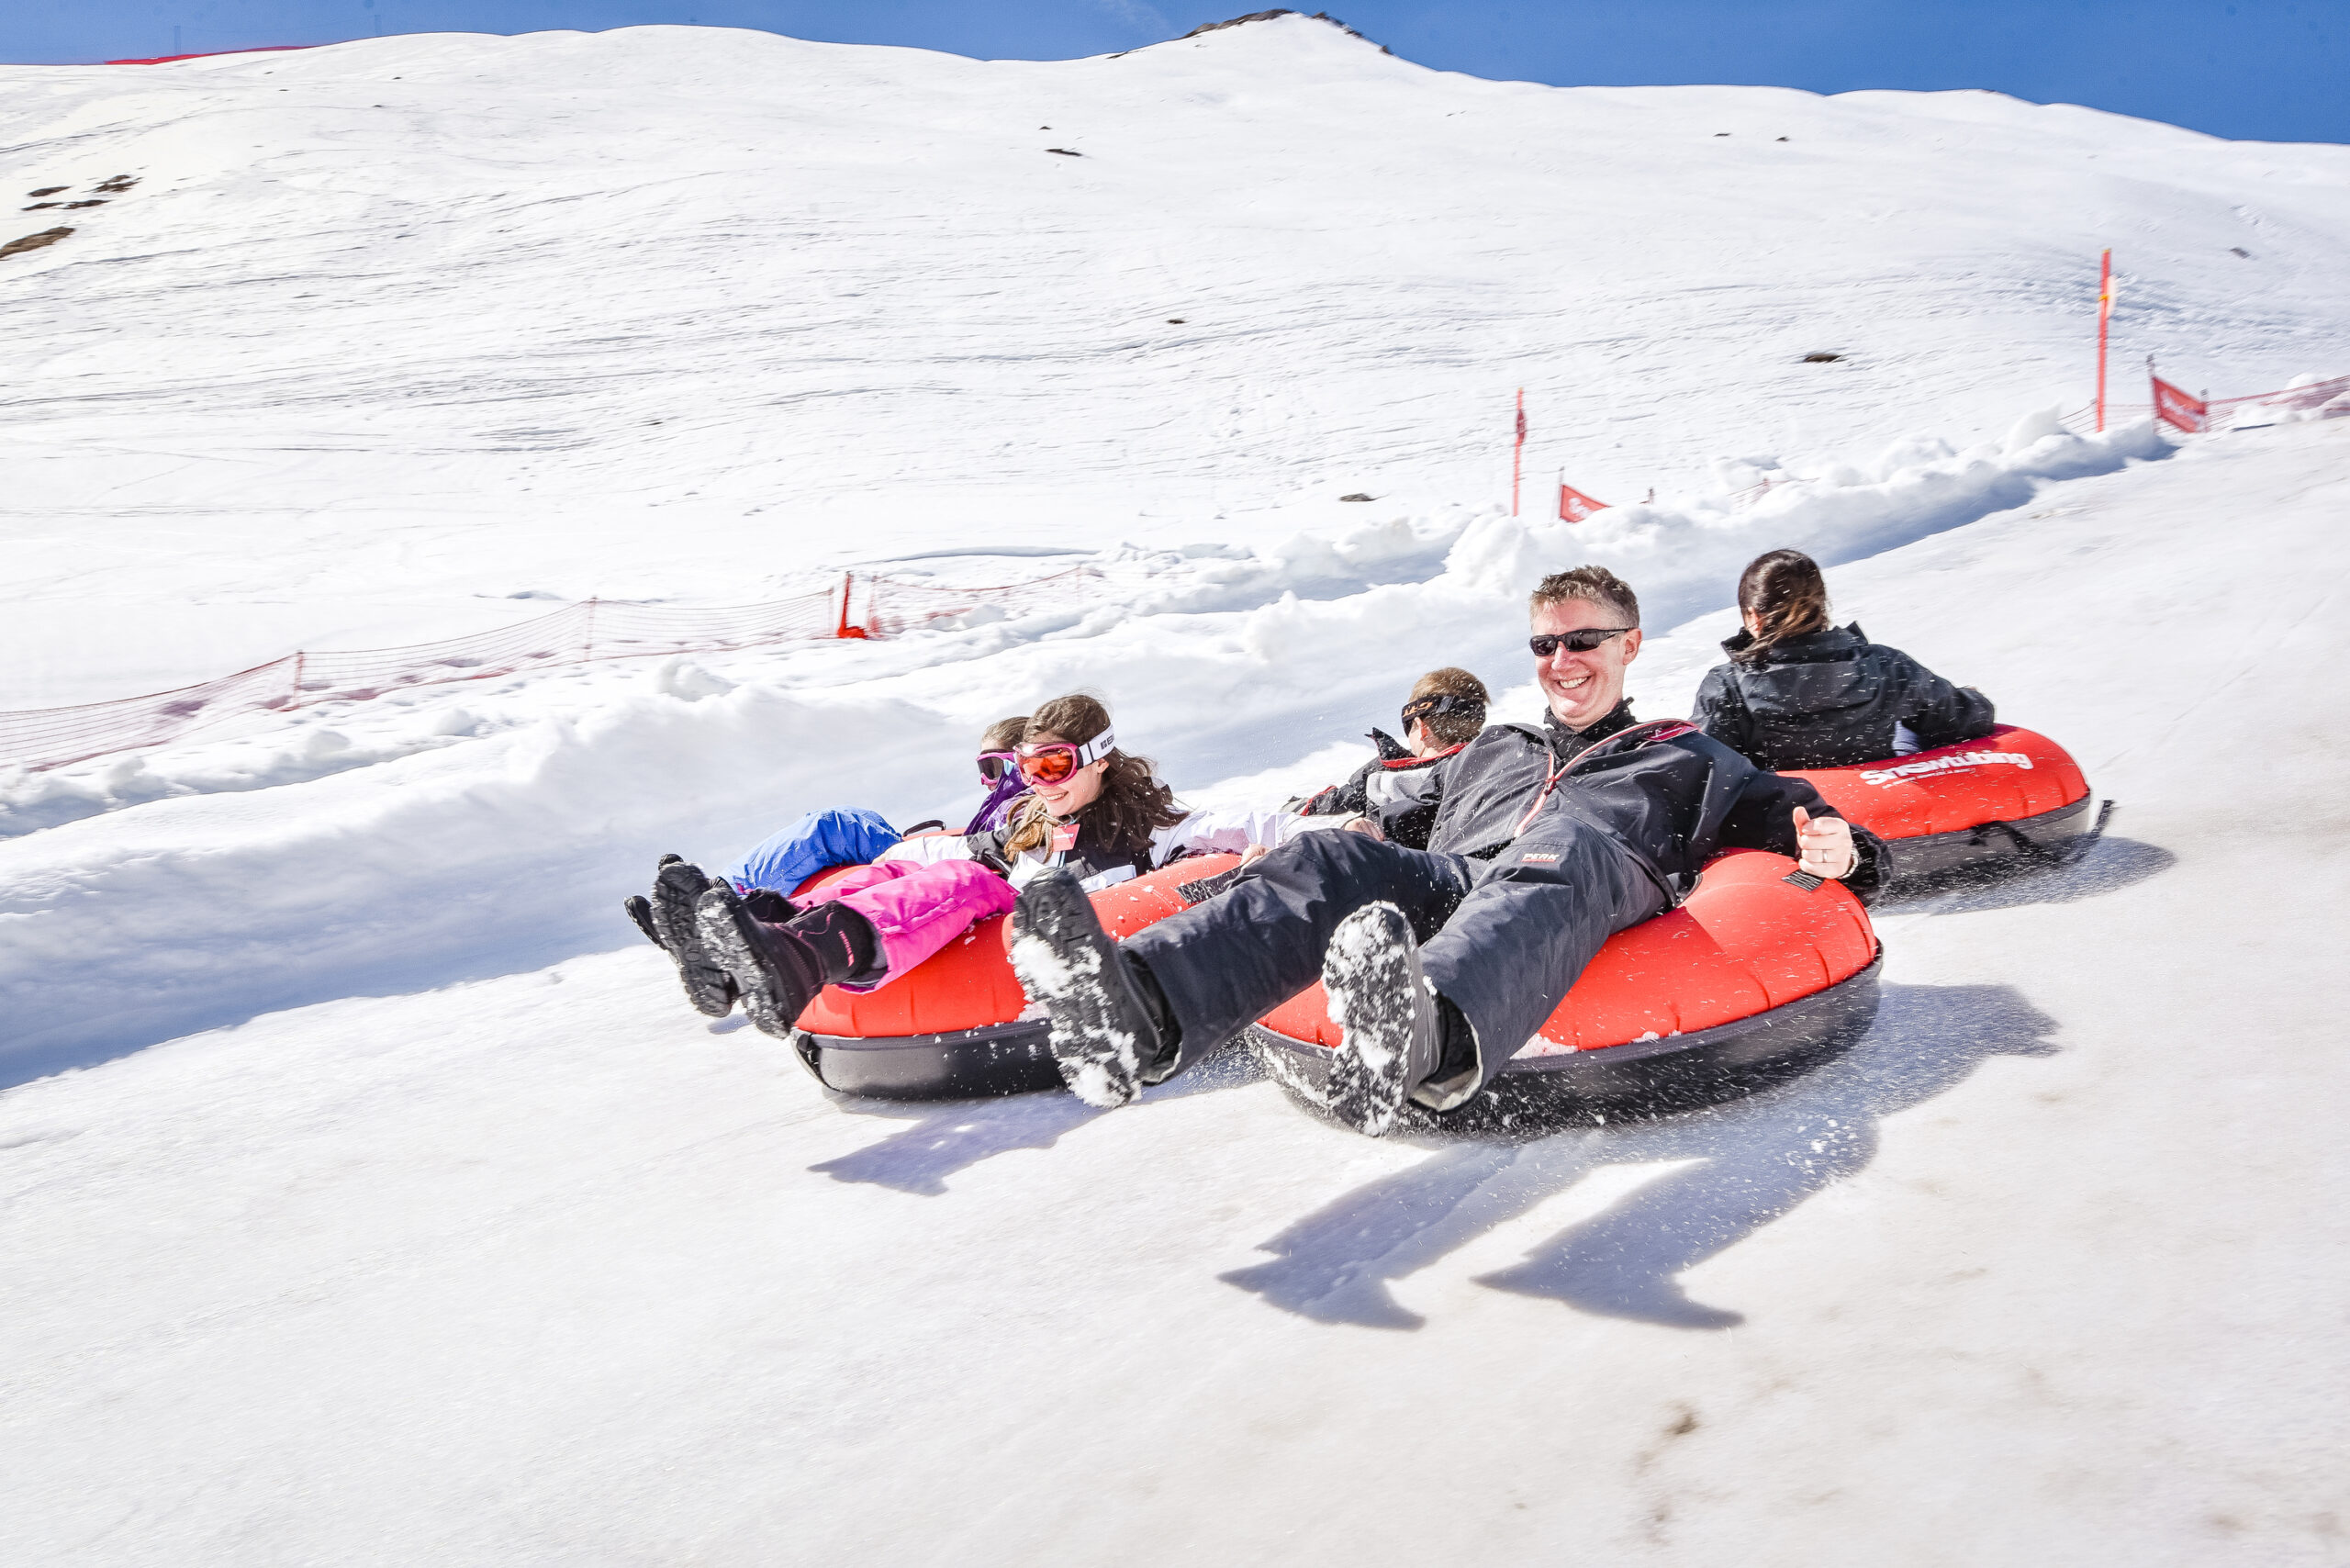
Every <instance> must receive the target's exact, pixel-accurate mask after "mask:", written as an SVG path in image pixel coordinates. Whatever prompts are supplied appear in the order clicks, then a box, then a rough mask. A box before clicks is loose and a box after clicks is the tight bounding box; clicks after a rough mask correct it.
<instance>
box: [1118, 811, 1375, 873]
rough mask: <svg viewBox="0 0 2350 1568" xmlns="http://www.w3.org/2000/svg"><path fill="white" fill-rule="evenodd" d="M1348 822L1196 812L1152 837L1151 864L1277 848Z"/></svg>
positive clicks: (1289, 814) (1290, 814)
mask: <svg viewBox="0 0 2350 1568" xmlns="http://www.w3.org/2000/svg"><path fill="white" fill-rule="evenodd" d="M1346 820H1347V819H1346V818H1344V817H1303V816H1300V815H1298V814H1297V813H1296V812H1192V814H1191V815H1189V816H1187V817H1185V818H1184V819H1183V820H1182V821H1181V822H1179V823H1176V824H1175V825H1174V826H1172V827H1163V828H1160V829H1159V830H1158V832H1156V833H1154V834H1151V835H1150V863H1151V864H1152V865H1154V866H1164V865H1166V864H1167V863H1168V862H1169V860H1172V859H1174V858H1175V857H1177V856H1179V855H1237V854H1239V853H1240V852H1241V851H1242V850H1244V849H1248V848H1250V847H1252V846H1258V845H1262V846H1264V847H1266V848H1267V849H1278V848H1280V847H1281V846H1282V845H1284V844H1287V843H1288V842H1289V841H1290V840H1291V839H1292V838H1295V837H1296V836H1297V835H1298V834H1302V833H1311V832H1313V831H1314V830H1315V828H1322V827H1336V826H1337V825H1339V824H1340V823H1344V822H1345V821H1346Z"/></svg>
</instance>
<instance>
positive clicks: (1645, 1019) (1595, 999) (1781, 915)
mask: <svg viewBox="0 0 2350 1568" xmlns="http://www.w3.org/2000/svg"><path fill="white" fill-rule="evenodd" d="M1881 963H1882V958H1881V955H1880V953H1879V950H1878V946H1877V940H1876V932H1875V929H1874V927H1873V926H1872V925H1870V924H1869V917H1868V912H1867V911H1866V910H1864V909H1863V908H1862V907H1861V901H1860V900H1859V899H1857V898H1854V897H1853V896H1852V890H1850V889H1848V888H1846V887H1845V886H1844V884H1843V883H1841V882H1833V881H1821V880H1820V879H1818V878H1815V877H1810V876H1807V875H1805V874H1802V873H1800V872H1797V871H1796V866H1795V862H1794V861H1792V860H1790V859H1788V858H1787V857H1785V856H1781V855H1773V854H1770V853H1768V852H1766V851H1763V850H1759V849H1733V850H1730V851H1729V852H1728V853H1726V854H1723V855H1719V856H1717V857H1714V859H1712V860H1711V861H1709V862H1707V866H1706V868H1705V870H1704V871H1703V872H1702V873H1701V874H1700V875H1699V877H1698V879H1697V885H1696V887H1695V890H1692V891H1691V892H1690V894H1689V896H1688V898H1686V899H1685V900H1684V901H1683V902H1682V903H1681V906H1680V907H1679V908H1677V909H1673V910H1670V911H1667V912H1666V913H1663V914H1660V915H1658V916H1656V917H1655V918H1653V919H1651V920H1645V921H1642V922H1641V923H1640V924H1638V925H1635V926H1631V927H1629V928H1628V929H1626V930H1623V931H1619V932H1617V934H1616V935H1613V936H1611V937H1609V938H1608V939H1607V942H1606V946H1603V947H1601V948H1600V950H1599V953H1598V956H1597V957H1595V958H1593V959H1592V961H1591V963H1590V964H1589V965H1588V966H1587V967H1586V968H1585V969H1583V974H1582V975H1581V976H1580V977H1578V978H1577V980H1575V983H1574V986H1573V988H1572V990H1570V991H1568V992H1567V995H1566V1000H1565V1001H1563V1002H1560V1003H1559V1005H1558V1008H1557V1010H1556V1011H1554V1012H1553V1013H1552V1014H1550V1020H1549V1022H1547V1023H1545V1024H1544V1025H1542V1028H1541V1030H1540V1031H1539V1033H1538V1034H1536V1035H1535V1036H1534V1037H1533V1038H1532V1039H1530V1040H1528V1041H1527V1042H1526V1044H1525V1046H1524V1047H1521V1048H1520V1049H1519V1051H1518V1053H1517V1055H1516V1056H1515V1057H1514V1058H1511V1059H1510V1061H1509V1062H1508V1064H1507V1065H1506V1066H1505V1067H1504V1068H1503V1069H1502V1070H1501V1071H1500V1072H1499V1073H1497V1074H1495V1075H1494V1077H1493V1078H1492V1079H1491V1080H1489V1081H1487V1083H1486V1085H1485V1087H1484V1088H1483V1089H1482V1090H1480V1091H1479V1092H1478V1093H1477V1096H1476V1098H1475V1099H1473V1100H1472V1101H1470V1102H1469V1103H1468V1104H1466V1105H1463V1106H1461V1107H1460V1109H1458V1110H1455V1111H1450V1112H1448V1113H1446V1114H1444V1115H1443V1116H1441V1117H1438V1116H1435V1115H1432V1114H1429V1113H1428V1112H1426V1111H1422V1110H1419V1109H1418V1108H1417V1107H1416V1106H1412V1105H1408V1104H1407V1105H1406V1106H1405V1107H1404V1120H1403V1121H1402V1122H1401V1123H1399V1124H1398V1125H1399V1126H1402V1127H1404V1128H1405V1129H1407V1130H1409V1129H1414V1128H1417V1129H1419V1130H1428V1129H1432V1128H1436V1127H1443V1128H1448V1129H1449V1128H1456V1127H1457V1128H1461V1129H1463V1130H1467V1129H1472V1128H1483V1127H1502V1128H1505V1127H1508V1126H1512V1125H1513V1124H1516V1123H1519V1122H1521V1121H1522V1122H1524V1123H1526V1124H1528V1125H1532V1126H1539V1124H1540V1123H1542V1122H1544V1121H1546V1120H1549V1119H1550V1118H1551V1117H1553V1116H1555V1115H1557V1114H1560V1113H1562V1112H1564V1113H1570V1114H1572V1113H1580V1112H1596V1113H1600V1114H1606V1113H1607V1112H1610V1111H1615V1112H1619V1113H1621V1112H1637V1113H1648V1112H1656V1111H1673V1110H1686V1109H1691V1108H1694V1107H1696V1106H1700V1105H1707V1104H1712V1103H1717V1102H1718V1101H1721V1100H1726V1099H1729V1098H1731V1097H1732V1096H1735V1095H1738V1094H1742V1093H1745V1092H1749V1091H1751V1090H1753V1089H1756V1088H1760V1087H1762V1086H1763V1085H1764V1084H1767V1083H1771V1082H1774V1081H1778V1080H1780V1079H1783V1078H1785V1077H1787V1076H1790V1075H1791V1074H1793V1073H1795V1072H1796V1071H1799V1070H1802V1069H1803V1068H1805V1067H1807V1066H1809V1065H1811V1064H1812V1063H1814V1062H1816V1061H1818V1060H1821V1059H1823V1058H1826V1057H1828V1056H1830V1055H1833V1054H1834V1053H1836V1052H1838V1051H1841V1050H1843V1049H1844V1048H1846V1047H1849V1046H1851V1045H1852V1044H1853V1043H1855V1042H1856V1041H1858V1040H1859V1039H1860V1037H1861V1036H1863V1035H1864V1034H1866V1033H1867V1032H1868V1027H1869V1025H1871V1024H1872V1023H1874V1021H1875V1018H1876V1008H1877V974H1878V969H1879V968H1880V966H1881ZM1248 1044H1249V1047H1250V1048H1251V1049H1252V1050H1253V1051H1254V1052H1255V1053H1256V1056H1257V1058H1258V1060H1259V1061H1260V1062H1261V1063H1263V1064H1264V1067H1265V1070H1266V1071H1267V1073H1268V1074H1270V1076H1271V1077H1272V1078H1273V1079H1274V1081H1277V1082H1279V1083H1280V1084H1281V1086H1282V1087H1283V1088H1285V1089H1287V1090H1288V1091H1289V1092H1291V1093H1292V1095H1293V1096H1295V1097H1296V1098H1297V1099H1299V1100H1302V1101H1304V1102H1305V1103H1307V1104H1308V1105H1311V1106H1313V1107H1315V1108H1316V1109H1319V1108H1322V1107H1324V1106H1325V1105H1326V1104H1327V1103H1328V1094H1327V1092H1326V1083H1327V1081H1328V1078H1329V1073H1330V1064H1331V1062H1332V1061H1333V1060H1334V1059H1335V1058H1336V1056H1337V1045H1338V1028H1337V1025H1335V1024H1333V1023H1331V1022H1330V1014H1329V1010H1328V998H1327V997H1326V995H1325V994H1324V992H1323V990H1322V987H1321V986H1320V985H1319V984H1318V983H1317V984H1315V985H1314V986H1312V987H1310V988H1309V989H1307V990H1305V991H1301V992H1300V993H1299V994H1297V995H1296V996H1293V997H1292V998H1291V999H1290V1000H1289V1001H1287V1002H1283V1003H1282V1004H1281V1006H1279V1007H1277V1008H1275V1009H1273V1011H1272V1012H1270V1013H1269V1014H1266V1015H1265V1016H1264V1018H1263V1019H1262V1020H1261V1021H1259V1023H1257V1024H1255V1025H1250V1027H1249V1029H1248Z"/></svg>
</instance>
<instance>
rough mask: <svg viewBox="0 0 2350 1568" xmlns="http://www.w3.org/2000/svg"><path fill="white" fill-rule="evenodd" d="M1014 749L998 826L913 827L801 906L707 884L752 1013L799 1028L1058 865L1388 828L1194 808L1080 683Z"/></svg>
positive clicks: (705, 925)
mask: <svg viewBox="0 0 2350 1568" xmlns="http://www.w3.org/2000/svg"><path fill="white" fill-rule="evenodd" d="M1013 755H1014V757H1015V758H1016V760H1017V762H1018V765H1019V768H1020V773H1021V777H1022V778H1023V779H1024V781H1025V783H1026V784H1027V787H1028V793H1027V795H1026V796H1024V798H1023V799H1022V800H1021V801H1019V802H1017V803H1016V804H1015V805H1014V806H1013V810H1012V812H1011V817H1010V820H1009V822H1008V823H1006V825H1004V826H1003V827H1002V828H1000V829H997V830H995V831H993V832H980V833H969V834H931V835H923V836H917V837H913V838H909V839H905V840H903V841H901V842H900V843H898V844H895V845H893V846H890V848H889V849H887V850H885V851H884V852H882V854H881V855H879V856H878V857H877V858H876V859H875V861H874V862H873V864H871V865H869V866H862V867H859V868H856V870H854V871H851V872H849V873H848V874H847V875H846V876H845V877H843V878H841V879H839V880H837V881H834V883H833V884H831V885H830V886H829V887H826V888H824V889H822V890H818V891H816V892H813V893H811V894H809V895H808V896H807V899H806V900H805V902H802V903H798V904H795V903H793V902H790V901H789V900H785V899H783V898H780V897H778V896H776V895H773V894H762V895H760V898H759V900H758V901H757V902H751V901H746V900H745V899H744V897H743V896H742V895H741V894H740V893H738V892H737V891H736V890H735V889H734V888H733V886H732V885H730V884H729V883H728V882H726V881H724V880H723V879H722V880H720V881H718V882H715V883H713V884H711V887H710V889H709V890H708V891H706V892H704V893H703V894H702V895H701V900H700V902H699V904H698V905H697V906H696V911H695V915H696V925H697V927H698V929H699V935H700V937H701V942H702V946H704V948H705V949H706V951H707V953H708V956H709V960H710V961H711V963H713V964H715V965H716V966H717V967H719V968H720V969H723V970H725V971H726V973H727V975H728V976H729V977H730V978H731V979H732V980H733V985H734V989H735V991H737V992H738V993H739V995H740V996H741V998H742V1002H743V1005H744V1011H746V1012H748V1013H749V1014H750V1015H751V1021H752V1022H753V1023H754V1024H755V1025H758V1026H759V1027H760V1028H761V1029H763V1030H765V1031H766V1032H767V1033H768V1034H770V1035H777V1036H789V1034H790V1033H791V1029H792V1024H793V1021H794V1020H795V1019H797V1018H798V1017H799V1015H800V1012H801V1010H802V1009H804V1008H805V1007H806V1006H807V1005H808V1003H809V1002H810V1001H811V1000H812V999H813V998H814V997H815V994H816V992H817V991H820V990H822V988H823V987H825V986H827V985H840V986H844V987H846V988H847V989H849V990H852V991H872V990H875V989H877V988H878V987H880V986H883V985H886V984H888V983H889V982H890V980H894V979H896V978H898V977H899V976H901V975H903V974H905V973H907V972H908V971H910V970H912V969H913V968H914V967H915V966H917V965H918V964H920V963H921V962H922V961H923V959H924V958H929V957H930V956H931V955H932V954H933V953H935V952H937V951H938V950H939V949H940V948H942V947H944V946H946V944H947V943H949V942H951V941H953V940H954V939H955V938H956V937H957V936H959V935H962V934H963V933H964V932H965V931H967V930H968V929H969V928H970V927H971V926H972V925H974V924H977V923H978V922H979V921H982V920H985V919H988V918H989V917H990V916H993V915H998V914H1002V913H1006V912H1008V911H1009V910H1010V909H1011V908H1012V903H1013V890H1014V889H1015V888H1018V887H1022V886H1024V885H1025V884H1026V883H1027V882H1028V881H1029V880H1030V879H1032V878H1034V877H1035V876H1036V875H1038V874H1039V873H1041V872H1043V871H1046V870H1047V869H1056V868H1057V869H1065V870H1068V871H1069V872H1071V873H1073V874H1074V875H1075V876H1076V877H1077V878H1078V879H1079V881H1080V885H1081V886H1082V887H1083V888H1084V889H1085V890H1087V891H1095V890H1100V889H1102V888H1107V887H1112V886H1114V885H1115V884H1117V883H1119V882H1123V881H1125V880H1128V879H1131V878H1134V877H1137V876H1140V875H1142V874H1143V873H1145V872H1147V871H1153V870H1157V869H1158V868H1160V867H1162V866H1165V865H1167V864H1168V863H1169V862H1170V861H1173V860H1177V859H1181V857H1184V856H1187V855H1203V854H1217V853H1237V852H1242V851H1246V850H1248V849H1250V848H1262V849H1271V848H1274V847H1276V846H1280V845H1282V844H1286V843H1288V842H1289V841H1290V840H1291V839H1292V838H1295V837H1296V836H1297V835H1298V834H1302V833H1309V832H1313V831H1315V830H1317V829H1326V828H1337V827H1352V828H1355V829H1356V830H1357V831H1367V832H1371V833H1374V834H1375V833H1376V832H1377V829H1376V828H1375V827H1374V826H1373V825H1372V824H1371V823H1369V822H1368V821H1367V820H1365V819H1362V818H1360V817H1357V818H1337V817H1304V816H1299V815H1297V814H1295V813H1293V812H1248V811H1242V812H1189V811H1185V810H1184V809H1183V808H1182V807H1181V805H1180V804H1178V803H1177V802H1176V800H1175V792H1174V791H1173V790H1170V789H1169V788H1168V787H1167V786H1166V785H1165V784H1164V783H1162V782H1160V780H1159V778H1158V774H1157V772H1156V770H1155V769H1154V768H1153V767H1152V765H1151V763H1150V760H1149V759H1148V758H1147V757H1142V756H1133V755H1131V754H1129V753H1127V752H1125V751H1121V750H1120V749H1119V748H1118V743H1117V735H1116V733H1115V732H1114V731H1113V729H1112V728H1111V724H1110V711H1109V710H1108V709H1107V708H1105V707H1103V706H1102V703H1101V702H1100V701H1099V700H1097V699H1095V698H1092V697H1089V696H1086V695H1084V694H1083V693H1075V694H1072V695H1070V696H1067V697H1057V698H1055V699H1054V700H1051V701H1050V702H1047V703H1045V704H1044V705H1043V706H1042V707H1040V708H1038V709H1037V710H1036V711H1035V713H1034V714H1032V715H1031V716H1030V717H1029V720H1028V727H1027V729H1026V731H1025V733H1024V734H1023V736H1022V738H1021V741H1020V744H1019V745H1017V746H1015V747H1014V748H1013Z"/></svg>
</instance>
